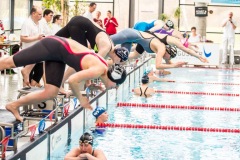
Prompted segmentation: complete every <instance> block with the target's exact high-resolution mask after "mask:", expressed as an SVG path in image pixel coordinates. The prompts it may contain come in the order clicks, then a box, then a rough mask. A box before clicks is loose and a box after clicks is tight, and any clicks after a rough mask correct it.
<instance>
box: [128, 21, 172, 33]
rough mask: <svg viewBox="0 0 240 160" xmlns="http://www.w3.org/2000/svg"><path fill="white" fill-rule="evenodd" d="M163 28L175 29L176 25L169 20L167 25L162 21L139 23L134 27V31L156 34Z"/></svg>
mask: <svg viewBox="0 0 240 160" xmlns="http://www.w3.org/2000/svg"><path fill="white" fill-rule="evenodd" d="M162 28H164V29H165V30H170V29H173V28H174V23H173V22H172V21H171V20H167V22H166V23H165V22H164V21H162V20H153V21H151V22H137V23H136V24H135V25H134V27H133V29H136V30H138V31H143V32H144V31H150V32H155V31H157V30H160V29H162Z"/></svg>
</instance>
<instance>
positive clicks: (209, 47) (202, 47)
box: [171, 43, 220, 66]
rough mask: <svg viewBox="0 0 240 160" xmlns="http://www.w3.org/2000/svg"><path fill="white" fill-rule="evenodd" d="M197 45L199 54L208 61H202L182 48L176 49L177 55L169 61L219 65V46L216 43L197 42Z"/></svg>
mask: <svg viewBox="0 0 240 160" xmlns="http://www.w3.org/2000/svg"><path fill="white" fill-rule="evenodd" d="M197 46H198V47H199V51H200V54H201V55H202V56H203V57H206V58H207V60H208V62H209V63H203V62H201V61H200V60H199V59H198V58H196V57H193V56H191V55H189V54H187V53H185V52H183V51H182V50H179V49H178V53H177V56H176V57H175V58H173V59H171V61H172V62H173V63H176V62H188V64H191V65H205V66H207V65H209V66H218V65H219V53H220V48H219V47H220V46H219V44H218V43H197Z"/></svg>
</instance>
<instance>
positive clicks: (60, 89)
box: [59, 87, 72, 98]
mask: <svg viewBox="0 0 240 160" xmlns="http://www.w3.org/2000/svg"><path fill="white" fill-rule="evenodd" d="M59 93H61V94H65V95H66V97H67V98H68V97H70V96H71V95H72V92H71V91H69V92H68V91H65V90H64V88H63V87H61V88H59Z"/></svg>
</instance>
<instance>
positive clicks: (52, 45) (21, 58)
mask: <svg viewBox="0 0 240 160" xmlns="http://www.w3.org/2000/svg"><path fill="white" fill-rule="evenodd" d="M88 54H91V55H94V56H97V57H98V58H99V60H100V61H101V62H102V63H104V64H105V65H106V66H107V63H106V61H105V60H104V59H103V58H101V57H100V56H98V55H97V54H95V53H93V52H81V53H75V52H73V51H72V50H71V48H70V45H69V43H68V42H67V41H66V39H65V38H61V37H57V36H50V37H47V38H44V39H43V40H41V41H39V42H37V43H36V44H35V45H33V46H31V47H29V48H26V49H23V50H21V51H20V52H18V53H17V54H15V55H14V56H13V61H14V64H15V65H16V67H20V66H25V65H29V64H35V63H38V62H42V61H46V63H45V67H46V70H45V72H46V82H47V84H52V85H55V86H57V87H60V86H61V83H62V78H63V75H64V71H65V64H67V65H69V66H70V67H72V68H74V69H75V70H76V71H77V72H78V71H81V70H82V66H81V61H82V59H83V57H84V56H85V55H88Z"/></svg>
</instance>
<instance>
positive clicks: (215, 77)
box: [51, 68, 240, 160]
mask: <svg viewBox="0 0 240 160" xmlns="http://www.w3.org/2000/svg"><path fill="white" fill-rule="evenodd" d="M171 72H172V74H171V75H168V76H166V77H165V78H168V79H171V80H175V81H176V82H175V83H162V82H155V83H154V84H152V85H151V86H152V87H154V88H155V89H156V90H166V91H190V92H212V93H236V94H239V86H238V85H221V84H197V83H193V84H191V83H184V82H206V83H207V82H215V83H216V82H218V83H234V84H237V83H240V82H239V80H240V70H219V69H195V68H182V69H172V70H171ZM137 85H138V84H136V86H137ZM131 90H132V88H129V91H126V92H130V93H131ZM127 95H128V94H127ZM124 101H125V102H129V103H149V104H166V105H167V104H172V105H186V106H206V107H226V108H227V107H234V108H239V107H240V103H239V102H240V98H239V97H232V96H210V95H206V96H205V95H187V94H169V93H158V94H155V95H154V96H153V97H150V98H148V99H145V98H141V97H137V96H135V95H133V94H132V93H131V94H130V96H128V97H125V99H124ZM108 108H109V109H108V113H109V123H115V124H144V125H163V126H185V127H206V128H234V129H240V114H239V112H229V111H210V110H184V109H158V108H150V107H144V108H143V107H129V106H127V107H116V103H115V104H111V105H110V106H108ZM89 127H90V126H89ZM94 137H95V140H94V147H95V148H99V149H101V150H103V151H104V153H105V155H106V157H107V159H109V160H120V159H121V160H122V159H124V160H160V159H163V160H181V159H182V160H186V159H191V160H192V159H193V160H198V159H207V160H208V159H211V160H216V159H217V160H237V159H240V143H239V142H240V134H239V133H238V134H237V133H219V132H197V131H172V130H157V129H155V130H153V129H136V128H134V129H131V128H108V129H107V130H106V132H105V133H104V134H103V135H97V134H94ZM78 139H79V135H77V134H76V139H73V140H72V143H71V144H70V146H67V147H65V148H64V149H63V150H64V151H63V153H64V154H66V152H68V151H69V150H70V149H71V148H73V147H76V146H78ZM61 156H63V157H64V155H63V154H62V155H61ZM51 159H54V158H51Z"/></svg>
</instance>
